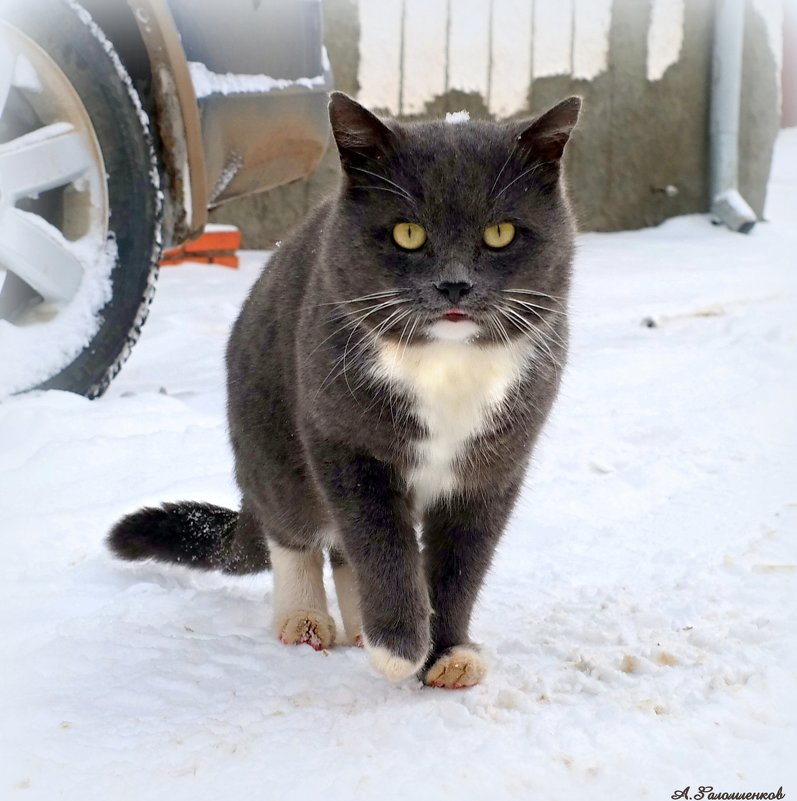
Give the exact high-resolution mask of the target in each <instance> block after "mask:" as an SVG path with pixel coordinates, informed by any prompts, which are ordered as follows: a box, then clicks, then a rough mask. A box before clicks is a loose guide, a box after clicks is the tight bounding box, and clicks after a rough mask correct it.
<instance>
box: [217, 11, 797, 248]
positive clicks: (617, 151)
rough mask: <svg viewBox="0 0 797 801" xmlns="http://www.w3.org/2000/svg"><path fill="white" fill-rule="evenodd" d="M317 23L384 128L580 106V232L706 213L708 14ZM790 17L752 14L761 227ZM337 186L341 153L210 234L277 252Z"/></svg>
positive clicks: (748, 58)
mask: <svg viewBox="0 0 797 801" xmlns="http://www.w3.org/2000/svg"><path fill="white" fill-rule="evenodd" d="M324 12H325V23H326V37H325V38H326V44H327V49H328V51H329V56H330V60H331V62H332V65H333V68H334V70H335V77H336V85H337V87H338V88H339V89H341V90H343V91H345V92H348V93H349V94H352V95H353V96H355V97H358V99H359V100H360V101H361V102H363V103H364V104H366V105H368V106H369V107H371V108H373V109H374V110H377V111H379V112H381V113H383V114H389V115H393V116H398V117H400V118H402V119H421V118H426V117H430V116H431V117H436V116H440V115H442V114H444V113H445V112H448V111H458V110H460V109H463V108H466V109H468V110H469V111H470V113H471V116H474V117H491V118H495V119H505V118H510V117H512V118H522V117H526V116H530V115H533V114H536V113H539V112H540V111H542V110H544V109H545V108H546V107H548V106H550V105H552V104H553V103H555V102H556V101H557V100H559V99H561V98H563V97H565V96H567V95H570V94H580V95H583V97H584V100H585V105H584V114H583V117H582V122H581V123H580V125H579V128H578V130H577V132H576V134H575V135H574V137H573V141H572V145H571V147H570V149H569V155H568V178H569V181H570V186H571V196H572V199H573V203H574V206H575V209H576V213H577V215H578V218H579V222H580V225H581V228H582V229H584V230H601V231H605V230H617V229H625V228H639V227H643V226H647V225H654V224H656V223H658V222H660V221H661V220H663V219H666V218H667V217H671V216H673V215H677V214H686V213H691V212H700V211H706V209H707V206H708V197H707V175H708V108H709V91H710V67H711V40H712V28H713V3H712V2H711V0H359V3H357V2H355V0H326V1H325V3H324ZM782 14H783V3H782V0H750V1H749V2H748V8H747V15H746V32H745V75H744V86H743V95H742V108H743V112H742V120H741V148H742V153H741V165H742V166H741V170H740V185H741V186H740V188H741V191H742V194H743V195H744V196H745V197H746V199H747V200H748V202H750V203H751V205H752V206H753V208H754V209H755V210H756V211H757V212H758V213H759V214H761V213H762V212H763V205H764V198H765V190H766V181H767V176H768V173H769V164H770V160H771V153H772V144H773V141H774V137H775V135H776V132H777V129H778V118H779V113H780V110H779V97H780V95H779V76H780V69H781V61H782V33H781V30H782ZM337 180H338V165H337V156H336V153H335V151H334V146H333V147H331V148H330V150H329V151H328V153H327V155H326V156H325V158H324V161H323V162H322V164H321V166H320V167H319V169H318V171H317V172H316V173H315V174H314V175H313V176H312V177H311V178H310V179H308V180H306V181H302V182H299V183H297V184H294V185H291V186H288V187H283V188H281V189H277V190H274V191H273V192H270V193H268V194H265V195H260V196H257V197H252V198H246V199H242V200H238V201H234V202H233V203H231V204H228V205H226V206H224V207H222V208H220V209H218V210H216V211H215V212H213V214H212V219H213V220H214V221H219V222H231V223H234V224H236V225H238V226H239V227H240V228H241V229H242V231H243V234H244V242H245V244H246V246H247V247H270V246H272V245H273V243H274V242H275V241H277V240H279V239H281V238H283V237H284V236H285V235H286V234H287V232H288V231H289V230H290V229H291V228H292V227H293V226H295V225H296V224H297V223H298V222H300V221H301V219H302V218H303V217H304V215H305V214H306V212H307V210H308V209H309V208H310V207H312V205H313V204H314V203H316V202H317V201H318V199H319V198H320V197H322V196H323V195H324V194H325V193H327V192H329V191H331V190H332V189H333V188H334V186H335V185H336V182H337ZM672 187H674V188H675V192H673V190H672V189H671V188H672ZM668 188H670V189H669V191H668Z"/></svg>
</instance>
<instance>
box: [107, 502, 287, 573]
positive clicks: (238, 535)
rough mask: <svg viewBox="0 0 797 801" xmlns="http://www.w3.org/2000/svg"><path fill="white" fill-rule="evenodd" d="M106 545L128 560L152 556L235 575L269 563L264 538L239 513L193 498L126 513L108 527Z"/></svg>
mask: <svg viewBox="0 0 797 801" xmlns="http://www.w3.org/2000/svg"><path fill="white" fill-rule="evenodd" d="M108 546H109V547H110V549H111V550H112V551H113V552H114V553H115V554H116V555H117V556H118V557H119V558H120V559H126V560H127V561H128V562H139V561H142V560H144V559H155V560H157V561H159V562H172V563H177V564H181V565H185V566H186V567H194V568H197V569H199V570H222V571H224V572H225V573H236V574H241V573H259V572H261V571H262V570H268V569H269V568H270V567H271V562H270V559H269V553H268V546H267V545H266V541H265V538H264V537H263V536H262V534H261V533H260V532H259V531H258V530H257V525H256V523H255V522H254V521H253V519H252V518H251V517H250V516H249V515H247V514H246V512H245V511H242V512H241V513H240V514H239V513H238V512H234V511H233V510H232V509H224V508H223V507H221V506H213V505H212V504H209V503H196V502H194V501H180V502H179V503H164V504H163V505H162V506H160V507H158V508H152V507H150V508H145V509H139V511H137V512H133V514H130V515H126V516H125V517H123V518H122V519H121V520H120V521H119V522H118V523H117V524H116V525H115V526H114V527H113V528H112V529H111V533H110V534H109V535H108Z"/></svg>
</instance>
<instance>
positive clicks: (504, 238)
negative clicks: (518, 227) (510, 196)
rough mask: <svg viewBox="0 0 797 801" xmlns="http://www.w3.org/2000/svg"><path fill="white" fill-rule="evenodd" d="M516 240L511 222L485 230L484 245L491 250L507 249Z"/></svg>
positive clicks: (498, 224)
mask: <svg viewBox="0 0 797 801" xmlns="http://www.w3.org/2000/svg"><path fill="white" fill-rule="evenodd" d="M514 238H515V226H514V225H512V223H511V222H502V223H497V224H496V225H491V226H490V227H489V228H485V229H484V244H485V245H487V247H490V248H505V247H506V246H507V245H508V244H509V243H510V242H511V241H512V240H513V239H514Z"/></svg>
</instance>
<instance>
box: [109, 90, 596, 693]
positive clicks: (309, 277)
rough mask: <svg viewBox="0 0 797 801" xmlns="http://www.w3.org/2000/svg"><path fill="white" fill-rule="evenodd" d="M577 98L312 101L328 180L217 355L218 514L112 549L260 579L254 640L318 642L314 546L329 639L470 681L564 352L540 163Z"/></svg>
mask: <svg viewBox="0 0 797 801" xmlns="http://www.w3.org/2000/svg"><path fill="white" fill-rule="evenodd" d="M580 106H581V101H580V99H579V98H577V97H571V98H569V99H567V100H565V101H563V102H562V103H559V104H558V105H557V106H555V107H554V108H552V109H551V110H550V111H548V112H547V113H545V114H543V115H542V116H541V117H539V118H538V119H536V120H534V121H527V122H508V123H503V124H497V123H491V122H475V121H474V122H461V123H457V124H451V123H447V122H418V123H406V124H405V123H399V122H396V121H394V120H380V119H378V118H377V117H376V116H374V115H373V114H371V113H370V112H369V111H367V110H366V109H365V108H363V107H362V106H360V105H359V104H357V103H356V102H355V101H353V100H352V99H350V98H349V97H347V96H346V95H343V94H340V93H334V94H333V95H332V98H331V102H330V106H329V113H330V120H331V123H332V131H333V133H334V137H335V141H336V143H337V146H338V150H339V152H340V159H341V162H342V165H343V180H342V182H341V186H340V190H339V192H338V193H337V195H336V196H334V197H331V198H330V199H328V200H327V201H326V202H324V203H323V204H322V205H321V206H320V207H319V208H318V209H317V210H316V211H315V212H314V213H313V214H312V215H311V216H310V217H309V219H308V220H307V221H306V222H305V223H304V224H303V225H302V226H301V228H300V229H299V230H298V231H297V232H296V233H295V234H294V235H293V236H292V237H291V238H290V240H289V241H286V242H285V243H284V245H283V246H282V248H281V249H279V250H278V251H277V252H276V253H275V254H274V257H273V258H272V259H271V261H270V262H269V265H268V267H267V269H266V270H265V271H264V272H263V274H262V275H261V276H260V278H259V280H258V281H257V283H256V284H255V285H254V287H253V288H252V291H251V294H250V295H249V298H248V299H247V301H246V303H245V304H244V307H243V310H242V311H241V314H240V316H239V318H238V321H237V322H236V324H235V326H234V328H233V331H232V335H231V337H230V341H229V346H228V349H227V372H228V384H227V388H228V415H229V427H230V433H231V437H232V446H233V451H234V454H235V465H236V477H237V480H238V484H239V485H240V488H241V492H242V496H243V497H242V502H241V510H240V512H237V513H236V512H233V511H231V510H227V509H221V508H219V507H215V506H210V505H208V504H202V503H194V502H183V503H177V504H165V505H164V506H163V507H161V508H158V509H143V510H141V511H139V512H136V513H134V514H132V515H129V516H127V517H125V518H124V519H122V520H121V521H120V522H119V523H118V524H117V525H116V526H115V527H114V529H113V530H112V531H111V533H110V535H109V542H110V546H111V548H112V549H113V550H114V552H115V553H116V554H117V555H118V556H120V557H122V558H123V559H128V560H139V559H147V558H154V559H159V560H162V561H167V562H180V563H182V564H185V565H188V566H190V567H197V568H203V569H219V570H223V571H226V572H228V573H250V572H255V571H260V570H264V569H267V568H269V567H270V568H271V569H272V570H273V572H274V630H275V632H276V634H277V636H278V637H279V638H280V639H281V640H282V641H283V642H285V643H307V644H309V645H311V646H313V647H314V648H317V649H320V648H327V647H329V646H331V645H332V644H333V643H334V640H335V624H334V621H333V619H332V618H331V617H330V615H329V612H328V609H327V600H326V594H325V592H324V585H323V577H322V572H323V561H324V557H323V554H324V551H325V550H328V551H329V555H330V561H331V564H332V573H333V577H334V582H335V587H336V590H337V596H338V603H339V606H340V611H341V615H342V618H343V626H344V628H345V631H346V637H347V639H348V641H349V642H350V643H353V644H358V645H364V647H365V649H366V651H367V652H368V656H369V658H370V660H371V662H372V663H373V665H374V666H375V667H376V668H377V669H378V670H379V671H381V672H382V673H383V674H384V675H385V676H387V677H388V678H389V679H392V680H400V679H403V678H406V677H408V676H412V675H415V674H417V675H418V676H419V677H420V678H421V679H422V680H423V681H424V682H425V683H426V684H428V685H432V686H436V687H466V686H470V685H473V684H476V683H478V682H479V681H480V680H481V679H482V678H483V676H484V675H485V673H486V664H485V660H484V658H483V656H482V654H481V653H480V651H479V648H478V647H477V646H476V645H474V644H473V643H472V642H471V641H470V638H469V634H468V626H469V622H470V617H471V612H472V610H473V605H474V602H475V601H476V596H477V594H478V592H479V589H480V587H481V585H482V582H483V579H484V576H485V573H486V572H487V569H488V567H489V565H490V561H491V558H492V555H493V552H494V550H495V547H496V544H497V542H498V540H499V538H500V536H501V534H502V532H503V530H504V527H505V525H506V522H507V519H508V517H509V515H510V513H511V512H512V508H513V506H514V503H515V500H516V498H517V494H518V490H519V488H520V486H521V483H522V481H523V475H524V472H525V470H526V465H527V463H528V461H529V457H530V454H531V451H532V447H533V445H534V442H535V440H536V439H537V436H538V434H539V432H540V429H541V427H542V425H543V423H544V422H545V419H546V417H547V415H548V412H549V410H550V408H551V404H552V403H553V400H554V397H555V395H556V391H557V387H558V384H559V378H560V374H561V370H562V366H563V364H564V361H565V357H566V351H567V340H568V325H567V314H566V301H567V296H568V289H569V284H570V270H571V262H572V258H573V238H574V225H573V219H572V215H571V213H570V211H569V208H568V204H567V200H566V197H565V191H564V187H563V185H562V177H561V166H560V160H561V157H562V154H563V151H564V148H565V145H566V143H567V141H568V138H569V136H570V134H571V132H572V130H573V127H574V126H575V124H576V121H577V119H578V114H579V110H580ZM419 535H420V540H421V543H422V546H423V547H422V548H421V547H419V541H418V540H419Z"/></svg>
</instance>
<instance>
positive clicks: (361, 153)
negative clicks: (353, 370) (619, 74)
mask: <svg viewBox="0 0 797 801" xmlns="http://www.w3.org/2000/svg"><path fill="white" fill-rule="evenodd" d="M580 107H581V100H580V98H578V97H571V98H568V99H567V100H564V101H563V102H561V103H559V104H558V105H556V106H554V107H553V108H552V109H550V110H549V111H547V112H546V113H545V114H543V115H542V116H540V117H538V118H537V119H535V120H531V121H526V122H507V123H492V122H482V121H473V122H471V121H466V122H457V123H451V122H416V123H400V122H397V121H394V120H384V121H383V120H380V119H379V118H377V117H376V116H375V115H373V114H371V112H369V111H368V110H366V109H365V108H363V107H362V106H361V105H359V104H358V103H356V102H355V101H354V100H352V99H351V98H349V97H347V96H346V95H344V94H341V93H339V92H335V93H333V95H332V99H331V102H330V107H329V111H330V120H331V123H332V131H333V134H334V136H335V141H336V143H337V146H338V151H339V153H340V159H341V163H342V165H343V171H344V178H343V182H342V185H341V192H340V196H339V198H338V200H337V203H336V205H335V208H334V211H333V214H332V215H331V217H330V223H331V225H332V229H331V230H327V231H325V232H324V237H323V242H324V248H325V259H324V261H325V263H326V265H327V269H328V270H329V272H328V276H329V277H330V279H331V280H330V287H329V288H328V289H329V291H332V292H333V293H334V294H335V296H336V297H335V299H336V300H338V301H340V302H342V303H343V304H344V307H345V308H347V313H348V314H349V315H350V317H351V319H354V320H360V322H359V325H361V326H363V327H364V328H366V329H367V330H369V331H371V332H373V333H376V334H377V335H379V336H385V337H388V338H393V339H397V338H399V337H403V338H404V340H405V341H407V340H408V339H410V338H411V339H412V341H419V340H420V339H423V338H428V339H450V340H459V341H474V342H477V341H480V342H498V341H506V340H507V339H510V340H518V339H521V338H528V339H530V340H532V341H533V339H534V338H535V336H536V335H538V334H539V332H540V330H541V329H544V328H545V326H546V325H547V324H548V323H550V322H552V321H553V320H554V319H555V318H556V316H557V315H562V314H563V313H564V303H565V300H566V294H567V290H568V286H569V275H570V264H571V261H572V256H573V236H574V226H573V223H572V215H571V213H570V211H569V208H568V205H567V200H566V198H565V195H564V191H563V187H562V182H561V164H560V162H561V158H562V154H563V152H564V148H565V145H566V144H567V141H568V139H569V137H570V134H571V132H572V130H573V128H574V126H575V124H576V121H577V119H578V114H579V110H580Z"/></svg>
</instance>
